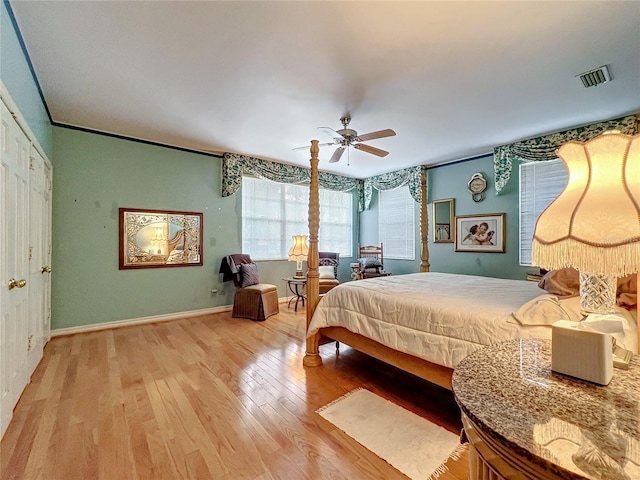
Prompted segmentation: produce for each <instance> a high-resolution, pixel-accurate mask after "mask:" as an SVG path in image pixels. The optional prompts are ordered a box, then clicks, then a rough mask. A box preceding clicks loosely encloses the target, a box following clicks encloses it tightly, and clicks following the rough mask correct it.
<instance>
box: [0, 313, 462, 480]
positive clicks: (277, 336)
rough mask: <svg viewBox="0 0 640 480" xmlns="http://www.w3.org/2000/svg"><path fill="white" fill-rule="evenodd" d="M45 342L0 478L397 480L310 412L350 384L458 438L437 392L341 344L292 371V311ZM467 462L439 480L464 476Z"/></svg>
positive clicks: (2, 448) (298, 320) (457, 424)
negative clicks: (318, 361)
mask: <svg viewBox="0 0 640 480" xmlns="http://www.w3.org/2000/svg"><path fill="white" fill-rule="evenodd" d="M280 308H281V313H280V314H278V315H276V316H273V317H271V318H269V319H268V320H267V321H265V322H252V321H251V320H246V319H239V318H231V313H230V312H229V313H221V314H215V315H207V316H202V317H194V318H186V319H181V320H175V321H170V322H164V323H158V324H150V325H142V326H135V327H126V328H120V329H116V330H107V331H100V332H92V333H85V334H77V335H73V336H68V337H57V338H53V339H52V340H51V341H50V342H49V344H48V345H47V346H46V348H45V352H44V358H43V360H42V362H41V363H40V365H38V367H37V369H36V371H35V373H34V375H33V377H32V379H31V383H30V384H29V386H28V387H27V389H26V390H25V392H24V394H23V395H22V398H21V399H20V401H19V403H18V406H17V407H16V409H15V412H14V418H13V420H12V422H11V424H10V425H9V428H8V430H7V432H6V434H5V436H4V438H3V440H2V442H1V443H0V477H1V478H2V479H6V480H9V479H29V480H31V479H46V480H57V479H61V480H62V479H64V480H71V479H83V480H87V479H105V480H115V479H117V480H123V479H144V480H147V479H164V478H166V479H198V480H200V479H216V480H227V479H233V480H236V479H280V478H282V479H296V480H297V479H309V480H316V479H329V478H330V479H350V480H353V479H391V480H393V479H405V480H406V477H405V476H404V475H402V474H401V473H400V472H398V471H397V470H395V469H394V468H393V467H391V466H390V465H388V464H387V463H386V462H384V461H383V460H381V459H380V458H378V457H377V456H375V455H374V454H372V453H371V452H369V451H368V450H367V449H365V448H364V447H362V446H361V445H359V444H358V443H357V442H355V441H353V440H352V439H350V438H349V437H347V436H346V435H344V434H343V433H342V432H340V431H339V430H336V429H335V428H334V427H333V425H331V424H330V423H328V422H327V421H325V420H324V419H322V418H321V417H320V416H319V415H318V414H317V413H315V411H316V410H317V409H318V408H319V407H321V406H323V405H325V404H327V403H329V402H331V401H333V400H335V399H336V398H338V397H340V396H342V395H344V394H345V393H347V392H349V391H350V390H352V389H354V388H357V387H365V388H367V389H369V390H371V391H373V392H375V393H377V394H378V395H381V396H383V397H385V398H387V399H389V400H392V401H393V402H395V403H397V404H399V405H401V406H403V407H405V408H407V409H409V410H411V411H413V412H415V413H417V414H419V415H421V416H423V417H425V418H427V419H429V420H430V421H432V422H434V423H436V424H438V425H442V426H443V427H445V428H447V429H448V430H450V431H452V432H455V433H459V432H460V428H461V421H460V412H459V410H458V407H457V405H456V404H455V401H454V400H453V395H452V393H451V392H449V391H446V390H444V389H441V388H439V387H436V386H433V385H430V384H428V383H427V382H424V381H422V380H420V379H417V378H415V377H412V376H411V375H408V374H405V373H404V372H401V371H398V370H396V369H394V368H392V367H389V366H387V365H384V364H382V363H380V362H377V361H375V360H373V359H371V358H369V357H366V356H365V355H363V354H360V353H359V352H356V351H354V350H352V349H350V348H348V347H346V346H341V349H340V354H339V356H337V357H336V356H335V355H334V352H335V346H334V344H327V345H323V346H322V347H321V353H322V356H323V358H324V365H323V366H322V367H318V368H309V369H306V368H304V367H303V366H302V357H303V354H304V341H303V338H304V325H305V313H304V309H302V310H300V309H299V310H298V312H297V313H294V312H293V309H288V308H287V306H286V304H284V305H282V304H281V305H280ZM467 461H468V460H467V457H466V455H465V456H463V457H462V458H461V459H460V460H457V461H450V462H449V468H450V470H449V472H447V473H446V474H444V475H442V476H441V477H440V478H441V479H442V480H454V479H459V480H461V479H466V478H467V476H468V468H467Z"/></svg>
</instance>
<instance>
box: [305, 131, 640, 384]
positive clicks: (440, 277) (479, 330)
mask: <svg viewBox="0 0 640 480" xmlns="http://www.w3.org/2000/svg"><path fill="white" fill-rule="evenodd" d="M310 151H311V160H310V163H311V176H310V190H309V256H308V267H309V270H308V274H307V278H308V281H307V302H308V303H307V317H306V319H307V341H306V354H305V357H304V360H303V364H304V365H305V366H308V367H313V366H319V365H321V364H322V358H321V357H320V354H319V346H320V345H321V344H322V343H326V342H328V341H333V340H335V341H337V342H342V343H345V344H347V345H350V346H351V347H353V348H354V349H356V350H359V351H361V352H363V353H366V354H368V355H370V356H372V357H375V358H377V359H379V360H382V361H384V362H386V363H389V364H391V365H394V366H396V367H399V368H401V369H403V370H405V371H408V372H410V373H412V374H414V375H416V376H418V377H420V378H423V379H425V380H428V381H430V382H432V383H435V384H437V385H440V386H442V387H444V388H447V389H451V376H452V373H453V368H454V367H455V366H456V365H457V363H458V362H459V361H461V360H462V358H463V357H464V356H466V355H468V354H469V353H471V352H472V351H474V350H476V349H479V348H481V347H482V346H484V345H488V344H490V343H494V342H495V341H496V340H500V339H504V340H509V339H513V338H519V337H532V336H535V337H543V338H545V337H546V338H550V335H551V323H553V321H555V320H557V319H559V318H562V317H560V316H559V314H558V312H559V311H560V312H562V313H563V314H566V315H568V316H569V317H570V318H571V317H572V316H573V319H574V320H578V319H579V318H580V306H579V302H577V301H575V300H576V299H575V298H573V299H567V301H564V300H563V301H560V300H559V299H558V297H557V296H553V295H550V294H547V293H546V292H545V291H543V290H541V289H540V288H538V286H537V284H536V283H534V282H529V281H525V280H522V281H520V280H503V279H491V278H486V277H473V276H469V275H451V274H439V273H428V272H429V251H428V240H427V239H428V237H427V235H428V233H427V230H428V223H427V220H428V219H427V195H426V175H425V173H424V172H422V173H421V175H420V177H421V186H420V190H421V194H422V195H421V199H420V204H421V215H420V220H421V222H420V223H421V226H420V231H421V263H420V272H422V273H417V274H410V275H399V276H389V277H381V278H377V279H370V280H363V281H358V282H349V283H346V284H342V285H340V286H339V287H337V288H334V289H333V290H332V291H331V292H329V293H328V294H327V295H325V296H324V297H323V300H322V304H321V305H319V300H320V298H319V295H318V230H319V186H318V152H319V149H318V141H317V140H312V141H311V149H310ZM403 277H404V278H403ZM421 277H422V278H421ZM635 282H636V284H637V283H640V280H635ZM483 283H484V285H483ZM461 287H464V288H461ZM427 291H429V292H430V294H432V296H431V297H430V299H429V300H428V301H427V300H426V292H427ZM505 291H509V292H510V295H508V296H507V295H505ZM385 299H386V300H389V301H388V302H387V303H383V302H384V300H385ZM365 306H366V307H367V308H364V307H365ZM456 307H458V308H456ZM363 308H364V309H363ZM620 313H621V314H622V315H623V317H622V318H624V324H625V332H624V333H625V334H626V339H627V341H628V342H629V345H628V346H627V348H630V349H633V350H635V351H637V348H638V343H640V342H639V341H638V336H639V335H640V330H639V329H638V328H637V310H636V311H634V312H633V313H630V312H629V311H627V310H625V309H620ZM314 314H315V315H314ZM417 317H419V318H420V319H421V320H425V319H426V322H421V323H426V324H427V325H426V327H425V328H426V331H423V332H421V333H419V334H418V336H417V337H411V336H409V334H408V332H409V331H411V332H412V333H411V334H412V335H413V333H414V332H413V331H414V330H415V328H414V327H415V325H407V324H402V322H403V321H405V322H409V323H411V322H413V321H414V320H415V319H416V318H417ZM414 323H415V322H414ZM376 324H377V325H376ZM433 346H435V348H432V347H433Z"/></svg>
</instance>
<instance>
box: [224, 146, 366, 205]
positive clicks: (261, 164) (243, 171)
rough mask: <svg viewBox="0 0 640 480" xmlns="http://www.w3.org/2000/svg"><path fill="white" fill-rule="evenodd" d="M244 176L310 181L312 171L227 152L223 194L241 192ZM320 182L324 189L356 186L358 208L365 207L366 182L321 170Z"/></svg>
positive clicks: (344, 188)
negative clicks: (239, 190)
mask: <svg viewBox="0 0 640 480" xmlns="http://www.w3.org/2000/svg"><path fill="white" fill-rule="evenodd" d="M243 175H255V176H257V177H260V178H266V179H267V180H271V181H273V182H279V183H292V184H296V183H307V184H308V183H309V181H310V180H311V170H310V169H308V168H302V167H299V166H297V165H287V164H285V163H278V162H271V161H269V160H262V159H260V158H254V157H249V156H246V155H238V154H235V153H225V154H224V157H223V158H222V196H223V197H228V196H230V195H233V194H234V193H236V192H237V191H238V189H239V188H240V186H241V185H242V176H243ZM318 183H319V185H320V187H321V188H326V189H327V190H334V191H338V192H349V191H351V190H353V189H356V191H357V194H358V211H360V212H361V211H362V210H363V209H364V181H363V180H359V179H357V178H350V177H345V176H342V175H336V174H333V173H326V172H319V175H318Z"/></svg>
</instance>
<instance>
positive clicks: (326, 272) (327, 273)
mask: <svg viewBox="0 0 640 480" xmlns="http://www.w3.org/2000/svg"><path fill="white" fill-rule="evenodd" d="M318 273H319V274H320V278H336V276H335V274H334V272H333V267H331V266H329V265H321V266H319V267H318Z"/></svg>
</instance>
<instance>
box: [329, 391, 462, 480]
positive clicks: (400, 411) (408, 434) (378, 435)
mask: <svg viewBox="0 0 640 480" xmlns="http://www.w3.org/2000/svg"><path fill="white" fill-rule="evenodd" d="M317 412H318V413H319V414H320V415H321V416H322V417H323V418H325V419H326V420H328V421H329V422H331V423H332V424H333V425H335V426H336V427H337V428H339V429H340V430H342V431H343V432H345V433H346V434H347V435H349V436H350V437H351V438H353V439H354V440H356V441H357V442H358V443H360V444H361V445H362V446H364V447H366V448H367V449H369V450H371V451H372V452H373V453H375V454H376V455H377V456H379V457H380V458H382V459H384V460H385V461H386V462H387V463H389V464H391V465H392V466H394V467H395V468H396V469H398V470H400V471H401V472H402V473H404V474H405V475H406V476H407V477H409V478H411V479H412V480H427V479H436V478H438V476H440V474H442V473H443V472H445V471H446V470H447V468H446V467H445V463H446V461H447V460H448V459H449V458H454V459H455V458H458V457H459V456H460V455H461V454H462V452H463V451H464V450H465V448H466V445H460V437H459V436H458V435H456V434H455V433H451V432H449V431H448V430H445V429H444V428H442V427H439V426H437V425H434V424H433V423H431V422H430V421H428V420H426V419H424V418H422V417H420V416H418V415H416V414H415V413H413V412H410V411H408V410H405V409H404V408H402V407H399V406H398V405H396V404H394V403H392V402H390V401H388V400H385V399H384V398H381V397H379V396H378V395H376V394H374V393H371V392H370V391H368V390H365V389H363V388H359V389H356V390H353V391H351V392H349V393H348V394H346V395H344V396H343V397H341V398H339V399H337V400H335V401H334V402H331V403H330V404H328V405H325V406H324V407H322V408H320V409H318V411H317Z"/></svg>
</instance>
